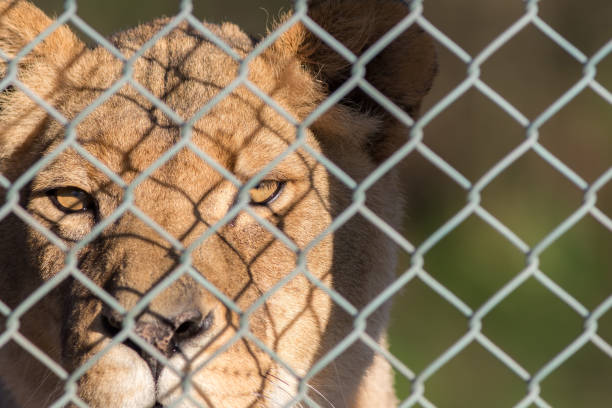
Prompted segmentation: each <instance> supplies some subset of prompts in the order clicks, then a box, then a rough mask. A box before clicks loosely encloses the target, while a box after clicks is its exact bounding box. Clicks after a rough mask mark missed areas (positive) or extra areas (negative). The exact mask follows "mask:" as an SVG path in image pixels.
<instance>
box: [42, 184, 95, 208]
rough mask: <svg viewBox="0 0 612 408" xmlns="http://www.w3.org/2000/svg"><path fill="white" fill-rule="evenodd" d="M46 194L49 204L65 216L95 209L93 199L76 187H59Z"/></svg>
mask: <svg viewBox="0 0 612 408" xmlns="http://www.w3.org/2000/svg"><path fill="white" fill-rule="evenodd" d="M47 194H48V195H49V198H50V199H51V202H53V204H54V205H55V206H56V207H57V208H58V209H59V210H61V211H63V212H65V213H66V214H73V213H80V212H86V211H91V210H93V209H94V207H95V202H94V199H93V197H92V196H90V195H89V194H87V193H86V192H85V191H83V190H81V189H80V188H77V187H60V188H56V189H53V190H50V191H49V192H48V193H47Z"/></svg>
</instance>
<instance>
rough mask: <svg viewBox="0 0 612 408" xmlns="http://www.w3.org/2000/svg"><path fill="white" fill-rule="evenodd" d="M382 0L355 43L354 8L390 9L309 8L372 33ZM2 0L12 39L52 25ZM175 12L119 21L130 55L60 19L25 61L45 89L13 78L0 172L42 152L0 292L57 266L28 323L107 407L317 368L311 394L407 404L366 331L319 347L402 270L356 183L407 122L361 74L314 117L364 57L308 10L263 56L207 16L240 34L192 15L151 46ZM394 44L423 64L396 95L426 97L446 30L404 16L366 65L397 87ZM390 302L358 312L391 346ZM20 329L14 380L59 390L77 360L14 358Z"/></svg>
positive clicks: (21, 40) (42, 394)
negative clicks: (340, 100)
mask: <svg viewBox="0 0 612 408" xmlns="http://www.w3.org/2000/svg"><path fill="white" fill-rule="evenodd" d="M319 3H321V4H319ZM374 3H380V4H381V5H383V6H385V7H384V8H382V9H380V11H378V13H379V14H378V15H376V13H374V14H371V16H375V17H376V21H375V23H376V24H374V25H373V26H372V27H373V28H372V29H371V31H372V32H364V33H362V34H363V35H365V36H366V37H365V38H367V41H366V42H365V43H362V41H359V43H358V44H357V43H351V38H352V37H354V35H353V34H355V33H352V32H351V30H355V29H356V26H355V24H353V20H355V19H360V18H361V19H363V18H374V17H371V16H370V14H368V13H365V14H364V10H361V9H359V10H357V9H355V8H354V7H353V6H352V4H353V3H352V2H330V3H329V4H327V2H315V4H313V6H312V10H311V15H312V17H313V18H315V20H316V21H319V22H320V23H321V24H322V25H323V26H324V27H326V22H328V20H333V18H332V17H334V15H338V14H340V15H344V16H345V17H344V18H346V19H347V21H348V22H349V23H347V24H346V27H341V24H340V26H337V24H336V25H335V26H331V25H330V26H328V27H326V28H328V29H329V30H330V32H332V34H334V35H335V36H337V37H339V39H340V40H342V41H343V42H345V43H346V44H347V47H349V49H351V50H353V51H354V52H355V53H357V54H359V53H361V52H362V51H363V50H364V49H365V48H366V47H367V44H369V43H370V44H371V43H372V42H373V41H374V40H376V39H377V38H378V37H379V36H380V35H381V34H382V33H383V32H385V31H386V30H387V29H388V28H389V27H390V25H391V23H392V22H391V23H390V22H389V21H388V19H386V18H383V17H385V15H384V14H385V13H387V14H396V12H397V11H398V7H399V10H400V11H402V12H403V13H405V12H406V11H405V10H403V8H402V7H401V6H398V5H397V4H395V3H393V2H389V1H384V0H380V1H378V2H374ZM0 4H1V7H2V16H1V17H0V24H1V26H2V28H0V48H2V50H3V51H4V52H6V53H9V55H10V53H11V52H12V53H13V55H14V54H15V53H16V52H18V51H19V49H21V47H22V46H23V45H25V44H27V43H28V42H29V41H31V40H32V38H33V37H34V36H35V35H36V34H38V33H39V32H41V31H42V30H43V29H44V28H45V27H46V26H48V25H49V24H50V21H49V20H48V18H47V17H46V16H44V15H43V14H42V13H41V12H40V11H39V10H38V9H36V8H34V7H33V6H31V5H30V4H29V3H26V2H23V1H17V2H13V1H5V2H2V3H0ZM365 4H366V3H364V6H365ZM368 4H370V3H368ZM332 5H333V7H332ZM367 7H370V6H367ZM367 7H366V8H367ZM383 10H384V13H383ZM366 11H367V10H366ZM347 13H348V15H347ZM400 15H401V14H400ZM394 19H395V21H397V19H398V15H395V16H394ZM169 23H170V20H169V19H165V20H164V19H162V20H157V21H155V22H152V23H149V24H145V25H142V26H139V27H137V28H135V29H132V30H128V31H126V32H123V33H119V34H117V35H116V36H115V37H113V38H112V39H111V41H112V43H113V45H114V46H115V47H116V50H118V51H119V52H120V53H121V54H122V55H123V56H124V60H123V61H122V60H121V59H118V58H117V57H116V55H113V53H112V52H109V50H106V49H104V48H102V47H98V48H95V49H93V50H91V49H86V48H85V47H84V46H83V45H82V44H81V43H80V42H79V41H78V40H77V39H76V38H75V37H74V36H73V35H72V33H70V32H69V31H68V29H67V28H66V27H61V28H60V29H58V30H56V31H55V32H53V33H52V34H51V35H50V36H49V37H47V38H46V39H45V40H44V41H43V42H42V43H41V44H40V45H38V46H37V47H35V48H34V50H33V51H32V53H31V54H30V55H28V56H27V57H24V59H23V60H22V61H21V65H20V68H19V69H20V72H19V74H18V78H19V81H20V84H24V86H25V87H28V89H32V90H34V91H35V92H36V93H37V95H39V96H40V97H41V98H42V99H43V100H44V101H45V102H46V104H47V106H43V107H41V106H38V105H37V104H36V103H35V102H33V101H32V99H31V98H30V97H29V96H27V93H26V92H24V90H23V89H21V88H20V87H19V86H17V87H12V88H11V89H10V92H9V91H5V93H4V94H3V95H2V97H1V98H2V99H1V101H0V104H1V106H2V108H3V109H2V112H1V113H0V126H1V127H2V131H1V132H0V135H1V136H0V146H1V147H2V148H1V152H2V153H0V171H1V174H3V175H5V176H6V177H8V178H9V179H10V180H12V181H13V182H14V183H21V181H20V180H22V179H23V176H22V174H23V173H24V172H25V171H26V170H27V168H28V167H29V166H31V165H33V164H34V163H42V164H41V165H40V167H39V170H38V171H37V172H36V174H34V175H33V176H31V177H30V178H28V179H27V180H26V182H24V183H23V187H21V188H20V189H19V200H18V201H19V202H18V203H15V204H14V207H11V208H13V209H12V212H11V213H10V214H8V215H5V216H4V218H3V219H0V231H2V235H3V236H6V237H11V239H8V240H6V242H2V243H0V261H1V264H2V265H3V266H2V276H1V277H0V279H2V285H1V287H2V289H0V299H1V300H2V301H3V302H5V303H7V304H8V305H9V306H10V307H11V308H17V307H18V305H19V304H20V303H21V302H22V301H23V299H24V298H26V297H27V296H28V295H30V294H31V293H32V292H33V291H34V290H36V289H37V288H39V287H40V286H41V285H43V284H44V285H47V286H46V287H49V290H48V291H47V293H46V295H45V296H43V297H41V299H40V300H39V303H38V304H37V305H36V306H35V307H33V308H31V310H30V311H28V312H27V313H26V314H24V315H23V316H20V323H21V327H20V329H19V330H20V333H21V335H23V336H25V338H27V339H28V341H30V342H32V343H34V344H35V345H36V346H37V347H38V348H39V349H40V350H42V351H43V352H44V353H46V354H47V355H48V356H49V357H50V358H51V359H52V360H53V361H54V362H55V363H57V364H58V367H60V370H64V372H65V373H66V374H67V375H72V377H71V378H70V379H69V380H70V381H69V382H68V383H71V382H72V383H74V384H75V385H76V393H75V398H78V399H80V400H81V401H83V402H85V403H87V404H89V406H91V407H126V408H128V407H153V406H169V405H172V406H175V407H191V406H198V405H197V404H199V406H204V407H223V406H227V407H254V406H282V405H284V404H288V405H291V404H293V403H296V402H298V401H299V399H300V398H302V397H303V395H302V396H300V392H299V385H300V383H301V382H303V383H304V384H306V382H307V383H308V386H309V387H311V388H313V389H316V391H315V392H312V393H309V394H307V395H308V397H309V398H311V399H312V400H313V401H319V402H321V401H330V402H331V403H332V404H334V405H335V406H364V407H365V406H372V405H371V404H372V403H373V402H372V401H377V402H376V403H377V404H380V403H383V404H386V405H385V406H390V405H392V404H393V403H394V398H393V395H392V393H393V392H392V388H391V381H390V369H389V367H388V364H387V363H386V362H385V361H384V360H383V359H382V358H381V357H380V356H378V355H376V354H375V353H374V352H373V351H372V350H371V349H370V348H368V347H367V346H365V344H364V343H363V342H361V341H359V340H356V341H355V342H354V343H353V344H352V345H350V347H348V348H347V349H346V350H345V351H343V352H342V353H341V354H340V355H339V356H338V357H337V358H336V360H335V362H334V365H333V366H329V367H323V368H322V369H319V368H317V369H316V371H313V370H312V368H313V365H314V364H315V363H316V362H317V361H319V360H320V359H321V358H322V357H323V356H325V355H326V354H327V353H329V352H330V351H332V350H333V349H334V347H335V346H337V345H338V344H339V343H340V342H341V341H342V340H343V339H344V338H345V337H346V336H347V335H348V334H349V333H351V331H352V330H353V320H354V317H355V316H356V313H358V311H359V310H361V309H362V308H363V307H364V306H365V305H367V304H368V303H369V302H371V301H372V300H373V299H374V298H375V296H376V295H377V294H378V293H380V291H381V290H383V289H384V287H385V286H386V285H387V284H389V282H391V280H392V277H393V267H394V248H393V245H392V243H391V242H390V240H389V239H388V238H387V237H386V236H385V235H384V234H383V233H382V232H380V231H379V230H378V229H377V228H375V227H374V226H372V225H371V223H370V222H369V221H367V220H366V219H365V218H364V217H362V216H361V215H360V213H359V211H360V210H359V207H357V206H355V205H354V204H352V202H353V195H354V188H355V185H356V183H359V182H360V181H361V180H363V179H364V178H365V177H367V175H368V174H369V173H370V172H371V171H373V170H374V169H375V168H376V167H377V166H378V165H379V163H380V162H381V161H382V160H384V159H385V158H386V157H388V155H389V154H391V152H392V151H393V149H394V148H395V146H397V145H398V144H399V143H401V142H402V139H403V138H405V135H406V133H407V129H406V128H405V127H404V126H402V125H400V124H399V123H397V122H396V121H394V120H393V119H392V118H391V117H389V116H388V115H385V114H383V113H376V114H374V113H372V109H370V108H368V106H367V105H366V104H367V103H366V102H363V103H362V104H361V105H359V103H361V102H360V101H361V99H360V98H362V97H361V96H360V95H359V94H350V95H348V96H346V98H350V101H349V100H348V99H347V103H345V104H338V105H336V106H334V107H332V108H330V109H328V110H326V111H325V112H322V113H318V114H316V115H317V116H316V117H314V116H313V115H312V112H313V110H314V109H315V108H316V106H318V105H319V104H320V103H321V102H322V101H323V100H325V98H327V97H328V96H329V94H330V93H331V92H333V89H334V88H335V87H337V86H338V84H339V82H341V81H342V80H343V78H344V76H345V75H346V69H347V66H346V63H345V62H342V61H341V60H340V57H338V56H333V55H331V53H332V51H329V50H325V49H324V47H325V46H324V45H323V44H322V43H320V41H318V39H316V37H314V36H313V35H312V34H310V33H309V32H308V31H307V30H306V29H305V28H304V26H302V25H299V24H298V25H295V26H293V27H292V28H291V29H289V30H288V31H286V32H285V33H283V34H282V35H281V36H280V37H279V39H278V40H277V41H276V42H275V43H274V44H273V45H272V46H270V47H269V48H268V49H266V50H265V51H263V52H261V53H260V54H259V55H256V56H254V57H252V58H251V57H249V59H247V60H245V59H244V58H246V57H247V56H249V55H251V54H250V53H251V52H252V50H253V44H252V43H251V40H250V39H249V38H248V36H246V35H245V34H244V33H242V32H241V31H240V30H239V29H238V28H237V27H236V26H234V25H231V24H224V25H222V26H213V25H207V26H206V27H207V29H208V30H210V31H211V32H212V33H213V34H214V35H215V36H216V37H217V38H218V39H220V40H221V41H223V42H224V43H226V44H227V45H228V46H230V47H231V48H232V50H233V54H234V55H228V54H226V53H225V52H224V51H222V50H221V49H220V48H219V47H217V46H216V45H215V44H213V43H212V42H211V41H210V40H209V39H207V38H206V37H205V36H203V35H202V34H201V33H199V32H198V30H197V29H195V28H193V27H190V26H189V25H188V24H187V23H181V24H180V25H179V26H178V27H177V28H175V29H174V30H172V31H171V32H170V33H169V34H167V35H165V36H163V37H162V38H161V39H159V40H158V41H157V42H156V43H155V44H154V45H152V46H150V47H148V48H146V49H144V48H143V45H144V44H145V43H147V41H148V40H149V39H150V38H151V37H152V36H153V35H154V34H155V33H156V32H158V31H159V30H161V29H162V28H163V27H164V26H166V25H167V24H169ZM377 24H378V25H381V26H380V27H378V26H377ZM360 30H362V28H361V29H360ZM404 37H405V38H404ZM400 40H404V44H403V45H401V44H400V42H401V41H400ZM406 43H407V44H406ZM400 46H401V48H400ZM406 47H408V48H406ZM405 49H409V50H412V52H413V55H412V56H407V55H406V53H405V51H404V50H405ZM400 50H401V53H400ZM393 54H398V55H396V57H395V58H394V57H393ZM241 59H242V62H241V61H240V60H241ZM392 60H393V62H395V63H403V65H404V66H406V69H407V70H408V72H409V73H412V76H409V77H408V78H406V80H405V81H404V83H400V85H403V86H404V88H405V89H404V91H405V92H402V93H401V94H398V95H399V96H397V98H396V99H395V101H396V102H397V103H398V104H399V105H400V106H402V107H404V108H405V109H406V110H407V111H410V112H411V113H412V112H414V111H415V110H416V109H417V108H418V104H419V101H420V98H421V97H422V96H423V94H424V93H425V92H426V90H427V89H428V87H429V85H430V82H431V77H432V76H433V71H434V69H435V63H434V57H433V52H432V51H431V45H430V44H429V40H428V39H427V37H426V36H424V35H422V34H421V33H419V32H418V30H416V29H411V30H408V31H406V33H405V34H404V35H403V36H402V37H400V39H398V40H397V41H396V42H395V43H393V44H392V46H390V47H389V52H388V53H385V52H384V53H382V54H381V55H380V57H379V58H377V59H375V60H374V61H372V63H371V65H372V67H373V68H375V69H374V70H373V72H374V74H373V75H371V76H370V77H368V80H370V81H372V82H373V83H374V84H376V85H378V86H381V87H383V88H384V87H385V86H387V84H388V83H389V81H388V79H387V77H386V76H385V75H382V74H380V73H379V71H378V68H382V67H384V66H385V65H387V64H389V63H390V62H391V61H392ZM244 72H246V74H245V73H244ZM396 85H397V84H396ZM390 93H391V95H390V97H392V98H394V97H395V94H396V93H397V89H394V90H393V92H391V91H390ZM262 96H263V98H262ZM271 101H272V103H271ZM271 104H272V105H274V106H270V105H271ZM51 109H52V110H53V114H49V112H48V111H49V110H51ZM303 122H308V123H309V124H310V126H308V127H306V126H303V125H301V123H303ZM322 157H325V158H327V159H328V160H330V161H331V162H333V163H334V165H335V166H338V168H339V169H341V170H342V172H343V173H344V174H345V180H340V179H339V178H338V177H336V176H334V175H332V173H331V172H330V169H329V168H328V167H326V166H324V165H323V164H322V163H321V158H322ZM347 179H348V180H352V182H347V181H346V180H347ZM3 194H5V195H6V198H5V200H6V201H7V202H9V201H10V200H12V198H11V197H12V196H11V195H10V194H6V191H4V192H3ZM397 196H398V186H397V174H396V172H395V171H390V172H389V173H388V174H387V175H386V176H385V177H384V178H382V179H381V180H379V181H378V182H376V183H375V184H373V185H372V186H370V187H369V188H368V190H367V198H366V199H365V200H364V201H363V202H362V206H365V207H367V208H368V209H371V210H372V211H373V212H375V213H376V214H377V216H378V217H380V218H381V219H382V220H385V221H386V222H387V223H389V224H391V225H395V226H396V225H398V224H399V215H400V213H401V200H398V199H397ZM15 208H17V209H15ZM24 214H25V215H24ZM339 219H341V221H338V222H336V221H334V220H339ZM326 288H329V289H331V290H332V291H333V292H334V293H336V294H337V296H339V297H341V298H342V299H343V300H344V302H345V303H346V304H348V305H350V307H347V306H346V305H345V304H343V305H339V304H338V303H336V302H334V301H333V300H332V297H331V296H330V295H329V294H328V291H327V290H326ZM387 314H388V304H385V305H383V306H381V307H380V308H379V309H378V310H377V311H376V312H374V313H373V314H371V315H370V316H368V319H367V329H366V330H365V331H362V335H364V336H369V337H371V338H373V339H374V340H375V341H377V342H379V343H380V344H381V346H382V347H384V330H385V326H386V319H387ZM19 344H20V343H19V342H18V341H12V342H9V343H6V344H5V345H4V346H3V347H2V348H0V363H1V364H0V365H2V366H3V367H5V368H2V369H0V374H1V375H2V377H1V378H2V381H3V382H5V383H6V384H7V388H8V389H9V390H11V391H12V392H13V394H14V398H16V399H17V401H18V403H20V404H21V405H22V406H32V407H34V406H37V407H38V406H43V405H46V404H47V403H48V401H53V400H54V399H55V398H58V397H60V396H61V395H62V394H63V393H64V390H63V385H64V381H62V379H61V378H59V379H55V378H54V379H53V380H48V381H46V384H44V386H39V387H38V388H37V383H38V382H39V381H40V380H37V379H36V378H35V377H36V376H44V374H43V372H44V369H43V368H42V367H40V368H39V369H35V370H31V371H26V370H23V372H21V371H20V370H19V369H17V368H16V367H15V366H16V365H17V364H16V362H17V361H18V359H19V358H22V357H20V356H21V355H25V357H23V358H28V357H27V354H26V353H25V352H24V351H23V348H21V347H20V345H19ZM302 393H303V392H302ZM194 404H196V405H194ZM368 404H369V405H368Z"/></svg>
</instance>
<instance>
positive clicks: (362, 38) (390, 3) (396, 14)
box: [270, 0, 437, 159]
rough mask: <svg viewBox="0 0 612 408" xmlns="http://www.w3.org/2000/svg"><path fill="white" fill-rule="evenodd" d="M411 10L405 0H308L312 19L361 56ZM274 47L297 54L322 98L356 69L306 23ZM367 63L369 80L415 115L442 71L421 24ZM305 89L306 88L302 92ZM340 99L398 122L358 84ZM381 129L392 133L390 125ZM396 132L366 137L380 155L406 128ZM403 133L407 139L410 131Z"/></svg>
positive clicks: (286, 56)
mask: <svg viewBox="0 0 612 408" xmlns="http://www.w3.org/2000/svg"><path fill="white" fill-rule="evenodd" d="M409 12H410V10H409V8H408V7H407V6H406V4H404V3H402V2H401V1H399V0H397V1H396V0H311V1H309V3H308V16H309V17H310V19H312V20H313V21H314V22H315V23H316V24H317V25H318V26H320V27H321V28H323V29H324V30H325V31H326V32H327V33H329V34H330V35H331V36H332V37H334V39H335V40H336V41H338V42H340V43H342V44H343V45H344V46H345V47H346V48H347V49H349V50H350V51H351V52H352V53H353V54H354V55H356V56H361V55H363V53H364V52H366V51H367V50H368V49H370V47H372V46H373V45H374V44H375V43H376V42H377V41H378V40H379V39H380V38H381V37H383V36H384V35H385V34H386V33H388V32H389V31H390V30H392V29H393V28H394V27H395V26H396V24H399V23H400V22H401V21H402V19H403V18H404V17H405V16H407V15H408V14H409ZM287 18H290V16H288V17H287ZM284 21H286V20H284ZM282 22H283V21H281V23H282ZM270 51H271V52H273V53H276V54H277V55H279V54H284V59H285V60H289V59H290V58H295V59H297V61H298V62H299V64H301V66H302V68H306V71H307V72H309V74H310V77H311V78H312V79H314V80H315V83H316V85H317V87H319V88H321V89H320V90H321V91H322V92H319V94H320V95H321V97H322V98H325V96H326V95H329V94H330V93H331V92H333V91H334V90H336V89H337V88H338V87H340V86H341V85H342V84H344V83H345V82H346V81H347V80H348V79H349V78H350V77H351V75H352V69H353V65H352V63H351V62H350V61H348V60H347V59H346V58H345V57H343V56H342V55H341V54H340V53H339V52H338V51H336V50H334V49H333V47H332V46H330V45H328V43H327V42H325V41H324V40H322V39H321V38H320V37H319V36H318V35H316V34H315V33H314V32H313V30H311V29H309V28H308V27H307V26H306V25H305V24H304V23H298V24H295V25H293V26H292V27H291V28H290V29H289V30H287V31H286V32H285V33H283V34H282V35H281V36H280V37H279V39H278V40H277V41H276V42H275V43H274V44H273V47H272V48H271V50H270ZM365 68H366V73H365V79H366V80H367V82H368V83H369V84H371V85H372V86H373V87H375V88H376V89H377V90H378V91H379V92H380V93H382V94H383V95H385V96H386V97H387V98H388V99H389V100H391V101H392V102H393V103H394V104H396V105H398V106H399V107H400V108H402V109H403V110H404V111H405V112H406V113H408V114H409V115H410V116H411V117H413V118H414V117H415V116H417V115H418V110H419V107H420V104H421V100H422V98H423V97H424V96H425V94H426V93H427V92H428V91H429V89H430V88H431V85H432V82H433V78H434V76H435V74H436V72H437V61H436V52H435V48H434V44H433V40H432V39H431V37H430V36H429V35H427V34H426V33H425V32H424V31H423V30H422V29H421V28H420V27H419V26H418V25H416V24H412V25H409V26H408V27H407V28H406V29H405V30H404V31H403V32H401V34H399V35H398V36H397V37H395V39H394V40H393V41H391V42H390V43H389V44H387V45H386V46H385V47H384V48H383V49H382V50H381V51H380V52H379V53H378V54H376V56H375V57H374V58H373V59H371V60H370V61H369V62H368V63H367V64H366V65H365ZM316 94H317V93H315V95H316ZM302 95H306V93H305V92H302ZM319 101H320V100H319ZM315 103H317V102H316V101H315ZM341 104H343V105H345V106H346V107H349V108H351V109H352V110H353V112H354V111H357V112H360V113H361V114H363V115H369V116H372V115H373V114H374V115H375V116H378V117H380V116H381V115H382V116H383V117H385V118H386V119H385V120H384V122H385V123H386V124H387V126H391V124H392V123H393V122H394V121H393V120H392V118H390V117H389V116H387V115H386V111H385V109H382V108H381V107H380V105H379V104H378V103H377V102H374V100H373V99H372V98H371V97H369V96H368V95H367V93H366V92H364V91H363V90H361V89H359V88H355V90H354V91H352V92H350V93H349V94H348V95H346V97H345V98H344V99H343V100H342V101H341ZM363 115H362V116H363ZM404 129H405V127H404ZM382 131H383V133H384V132H386V133H389V132H388V131H385V129H382ZM393 133H394V135H397V137H394V139H395V140H389V138H387V139H385V138H384V137H383V138H382V139H381V138H380V137H379V136H377V139H376V141H375V142H372V141H371V140H370V141H367V143H368V145H369V146H372V147H373V148H374V149H375V150H378V152H376V151H374V152H373V153H375V155H376V156H377V157H378V158H379V159H380V158H384V157H385V156H387V155H388V154H389V152H390V151H392V150H393V149H394V148H395V147H397V146H398V144H399V143H401V141H400V135H399V133H402V132H399V133H398V132H395V131H394V132H393ZM392 138H393V137H392ZM401 138H403V139H405V132H404V134H403V135H401ZM379 142H386V143H379ZM374 145H378V146H374Z"/></svg>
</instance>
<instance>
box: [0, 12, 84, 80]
mask: <svg viewBox="0 0 612 408" xmlns="http://www.w3.org/2000/svg"><path fill="white" fill-rule="evenodd" d="M51 24H52V20H51V19H50V18H49V17H47V15H46V14H45V13H43V12H42V11H41V10H40V9H38V8H37V7H36V6H34V5H33V4H31V3H29V2H27V1H24V0H4V1H0V50H2V52H3V53H4V55H5V56H6V57H8V58H14V57H15V56H16V55H17V54H18V53H19V52H20V51H21V50H22V49H23V48H24V47H25V46H27V45H28V44H30V43H31V42H32V41H34V39H35V38H36V36H38V35H39V34H40V33H42V32H43V31H44V30H45V29H46V28H47V27H49V26H50V25H51ZM83 47H84V44H83V43H82V42H81V41H79V40H78V39H77V37H76V36H75V35H74V34H73V33H72V31H70V29H69V28H68V27H66V26H63V25H62V26H59V27H58V28H57V29H56V30H54V31H53V32H52V33H51V34H49V35H48V36H47V37H45V38H44V39H43V40H42V41H40V42H39V43H38V45H36V46H35V47H34V49H33V50H32V51H30V52H29V53H28V54H27V55H26V56H24V57H23V58H22V59H21V60H20V65H21V66H22V67H31V68H37V67H38V66H40V65H46V66H48V67H51V68H59V69H62V68H64V66H65V64H66V63H67V62H68V61H69V59H70V58H74V56H75V55H77V53H78V52H79V51H80V50H82V48H83ZM37 63H38V64H37Z"/></svg>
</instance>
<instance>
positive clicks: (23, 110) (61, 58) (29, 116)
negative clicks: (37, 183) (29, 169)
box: [0, 0, 85, 175]
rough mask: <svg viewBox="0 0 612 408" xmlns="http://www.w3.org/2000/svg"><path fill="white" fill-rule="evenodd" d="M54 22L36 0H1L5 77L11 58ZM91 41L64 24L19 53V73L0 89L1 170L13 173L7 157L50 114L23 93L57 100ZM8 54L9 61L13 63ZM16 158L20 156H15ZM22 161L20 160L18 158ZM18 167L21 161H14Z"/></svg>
mask: <svg viewBox="0 0 612 408" xmlns="http://www.w3.org/2000/svg"><path fill="white" fill-rule="evenodd" d="M52 23H53V22H52V20H51V19H50V18H49V17H47V16H46V15H45V13H43V12H42V11H41V10H39V9H38V8H37V7H35V6H34V5H32V4H31V3H29V2H27V1H23V0H0V51H1V54H0V55H2V57H3V58H1V59H0V77H1V78H5V77H6V76H7V75H9V74H11V73H10V72H9V71H8V69H9V63H10V62H11V61H10V60H12V59H14V58H16V57H17V56H18V55H19V53H20V52H21V51H22V50H23V49H24V47H27V46H28V45H29V44H30V43H32V42H33V41H35V40H36V37H37V36H38V35H39V34H41V33H42V32H43V31H44V30H45V29H47V28H48V27H49V26H50V25H51V24H52ZM84 49H85V45H84V44H83V43H82V42H81V41H80V40H78V39H77V37H76V36H75V35H74V34H73V33H72V32H71V31H70V29H69V28H68V27H66V26H63V25H62V26H59V27H57V28H56V29H55V30H54V31H53V32H51V33H50V34H49V35H47V36H46V37H45V38H44V39H42V40H40V41H39V42H38V44H37V45H35V46H34V47H33V49H31V50H30V51H29V52H28V53H27V54H25V55H22V56H19V60H18V61H17V70H16V72H15V73H14V74H15V77H12V78H11V80H13V79H17V80H19V82H20V83H19V84H14V83H11V82H9V83H8V84H7V85H6V86H5V87H4V89H1V90H0V172H3V173H4V174H5V175H6V174H9V173H10V172H11V169H9V168H7V167H10V166H11V163H9V164H7V160H8V159H7V158H9V157H11V158H12V156H13V153H14V152H15V151H17V150H23V149H21V148H22V147H24V146H25V145H27V144H31V143H34V142H35V141H36V139H37V138H36V135H37V132H38V131H39V129H40V126H41V124H42V123H43V121H44V119H45V117H46V112H45V110H44V109H42V108H41V107H40V106H38V105H37V104H36V102H35V101H33V100H32V99H31V98H30V97H29V96H27V95H26V94H25V93H24V92H23V91H22V89H21V88H22V86H25V87H26V88H27V89H28V90H29V91H31V92H33V93H34V94H35V95H37V96H38V97H40V98H41V99H43V100H45V101H46V102H47V103H50V104H52V101H53V98H54V93H56V92H57V89H58V84H59V83H60V82H61V81H62V78H63V77H64V76H65V73H66V69H67V68H68V67H69V66H70V65H71V64H74V63H75V61H76V60H77V58H78V56H79V55H81V54H82V53H83V50H84ZM6 58H8V59H9V60H8V61H7V60H6ZM13 159H14V158H13ZM15 160H16V159H15ZM12 164H13V165H15V166H16V163H12Z"/></svg>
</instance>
